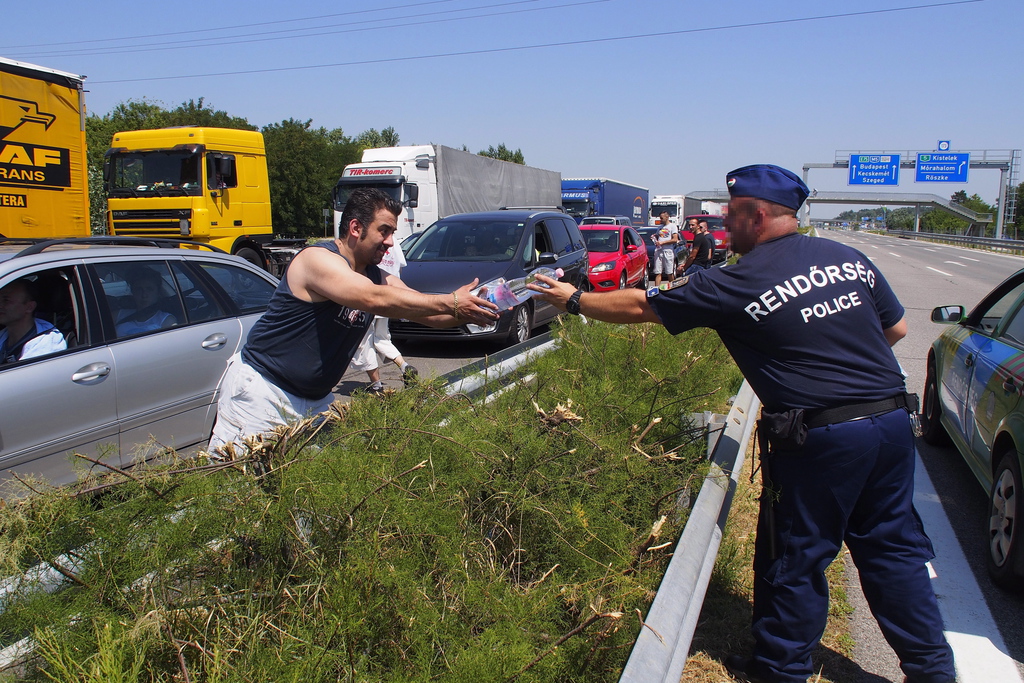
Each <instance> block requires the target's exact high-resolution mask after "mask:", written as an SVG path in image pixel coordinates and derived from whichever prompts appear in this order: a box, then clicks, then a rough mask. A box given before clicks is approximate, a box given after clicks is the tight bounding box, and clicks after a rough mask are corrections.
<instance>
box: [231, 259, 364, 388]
mask: <svg viewBox="0 0 1024 683" xmlns="http://www.w3.org/2000/svg"><path fill="white" fill-rule="evenodd" d="M310 248H312V249H317V248H322V249H327V250H328V251H331V252H333V253H335V254H338V258H345V257H344V256H342V255H341V254H340V253H339V252H338V246H337V245H336V244H335V243H334V242H333V241H330V242H322V243H320V244H314V245H312V246H311V247H307V249H310ZM345 260H346V261H348V259H345ZM349 265H351V264H349ZM366 276H367V277H368V278H369V279H370V280H371V281H372V282H373V283H374V284H378V285H379V284H382V283H383V282H384V276H383V274H382V272H381V270H380V269H379V268H377V266H375V265H372V264H371V265H368V266H367V267H366ZM372 322H373V314H372V313H366V312H365V311H357V310H354V309H351V308H349V307H348V306H342V305H341V304H337V303H335V302H333V301H319V302H314V303H311V302H308V301H302V300H301V299H298V298H296V297H295V296H294V295H293V294H292V292H291V289H289V288H288V273H287V271H286V272H285V276H284V277H283V278H282V279H281V282H280V284H278V286H277V291H275V292H274V295H273V297H271V299H270V303H269V305H268V306H267V311H266V313H264V314H263V316H262V317H261V318H260V319H259V320H257V321H256V324H255V325H253V327H252V330H250V331H249V337H248V339H246V342H245V346H244V347H242V360H243V361H245V363H246V364H248V365H250V366H252V367H253V368H254V369H255V370H256V371H257V372H258V373H260V374H261V375H262V376H263V377H265V378H266V379H267V380H268V381H270V382H272V383H273V384H275V385H277V386H278V387H280V388H282V389H284V390H285V391H287V392H289V393H291V394H295V395H296V396H301V397H303V398H307V399H310V400H317V399H320V398H323V397H324V396H326V395H328V394H329V393H331V391H332V390H333V389H334V387H335V386H337V384H338V382H339V381H341V376H342V375H344V374H345V370H346V369H347V368H348V364H349V362H351V360H352V356H354V355H355V353H356V351H357V350H358V348H359V343H360V342H361V341H362V340H363V335H365V334H366V330H367V328H369V327H370V323H372Z"/></svg>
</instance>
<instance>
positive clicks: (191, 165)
mask: <svg viewBox="0 0 1024 683" xmlns="http://www.w3.org/2000/svg"><path fill="white" fill-rule="evenodd" d="M107 162H108V163H109V164H110V169H109V174H110V175H109V176H108V177H109V180H108V183H109V184H108V186H107V187H108V194H109V195H110V196H112V197H124V196H132V197H137V196H143V195H145V196H154V195H156V196H185V195H189V196H199V195H201V194H202V193H203V188H202V183H201V182H200V180H199V179H200V175H199V154H198V153H196V152H190V151H188V150H155V151H151V152H120V153H117V154H113V155H111V156H110V157H109V158H108V159H107Z"/></svg>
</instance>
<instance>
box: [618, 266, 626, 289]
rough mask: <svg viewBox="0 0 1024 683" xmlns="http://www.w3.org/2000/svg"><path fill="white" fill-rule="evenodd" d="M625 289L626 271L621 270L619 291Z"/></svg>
mask: <svg viewBox="0 0 1024 683" xmlns="http://www.w3.org/2000/svg"><path fill="white" fill-rule="evenodd" d="M625 288H626V270H625V269H623V270H622V275H620V276H619V289H625Z"/></svg>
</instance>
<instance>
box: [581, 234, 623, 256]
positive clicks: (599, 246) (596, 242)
mask: <svg viewBox="0 0 1024 683" xmlns="http://www.w3.org/2000/svg"><path fill="white" fill-rule="evenodd" d="M583 238H584V239H585V240H586V241H587V251H596V252H605V253H607V252H616V251H618V250H619V231H618V230H584V231H583Z"/></svg>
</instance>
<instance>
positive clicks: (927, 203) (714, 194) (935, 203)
mask: <svg viewBox="0 0 1024 683" xmlns="http://www.w3.org/2000/svg"><path fill="white" fill-rule="evenodd" d="M686 198H687V199H693V200H698V201H710V202H721V203H725V202H728V201H729V191H728V190H705V191H700V192H690V193H689V194H687V195H686ZM811 204H863V205H868V206H886V207H889V206H913V207H914V208H915V209H916V211H915V215H914V231H915V232H917V231H919V230H920V229H921V208H922V207H924V208H930V209H939V210H940V211H945V212H947V213H950V214H953V215H954V216H956V217H957V218H962V219H964V220H966V221H970V222H971V223H984V224H988V223H992V221H993V217H992V214H990V213H978V212H976V211H972V210H970V209H968V208H967V207H965V206H961V205H960V204H957V203H956V202H953V201H950V200H949V199H947V198H945V197H940V196H939V195H937V194H924V193H903V192H847V191H842V192H823V191H818V190H812V191H811V194H810V195H808V197H807V202H806V204H805V206H804V209H803V218H802V220H801V224H802V225H809V224H810V215H811V209H810V205H811Z"/></svg>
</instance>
